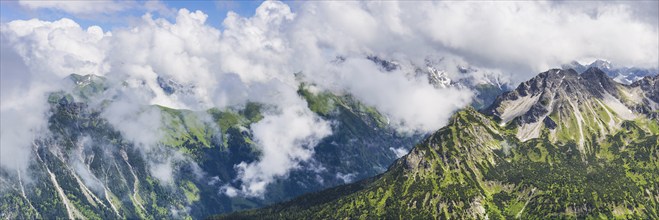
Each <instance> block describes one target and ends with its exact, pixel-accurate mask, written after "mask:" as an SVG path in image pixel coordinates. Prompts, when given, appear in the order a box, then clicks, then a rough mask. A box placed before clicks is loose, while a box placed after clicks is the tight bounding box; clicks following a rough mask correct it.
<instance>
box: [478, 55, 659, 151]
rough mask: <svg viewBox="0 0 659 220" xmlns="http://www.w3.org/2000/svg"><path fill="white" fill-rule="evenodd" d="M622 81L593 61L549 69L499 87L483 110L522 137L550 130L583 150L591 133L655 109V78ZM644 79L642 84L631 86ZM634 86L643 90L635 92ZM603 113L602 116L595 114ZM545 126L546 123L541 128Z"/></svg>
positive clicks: (600, 132) (611, 128) (557, 138)
mask: <svg viewBox="0 0 659 220" xmlns="http://www.w3.org/2000/svg"><path fill="white" fill-rule="evenodd" d="M643 82H647V83H645V84H644V83H638V85H632V86H625V85H623V84H620V83H616V82H615V81H613V80H612V79H611V78H609V77H608V76H607V75H606V73H605V72H604V71H602V70H601V69H599V68H598V67H589V68H588V69H587V70H586V71H584V72H583V73H581V74H578V73H577V72H576V71H575V70H574V69H567V70H566V69H550V70H548V71H546V72H543V73H540V74H538V75H537V76H536V77H534V78H532V79H530V80H529V81H526V82H523V83H521V84H520V85H519V86H518V87H517V88H516V89H515V90H513V91H510V92H507V93H504V94H503V95H501V96H499V97H498V98H497V100H496V101H495V102H494V103H493V104H492V105H491V106H490V107H488V108H487V109H486V110H484V112H485V113H486V114H489V115H492V116H494V118H495V119H496V120H498V121H499V123H500V125H501V126H512V127H515V128H517V137H518V138H519V139H520V140H522V141H526V140H529V139H532V138H538V137H541V136H543V134H542V132H543V131H544V130H549V131H550V133H549V134H548V136H549V139H550V140H551V141H561V142H567V141H574V142H576V143H577V144H578V145H579V146H580V147H581V148H580V150H582V151H585V150H587V149H586V148H587V146H588V145H591V144H590V142H592V141H593V140H591V138H590V136H593V135H592V134H594V135H595V136H600V135H605V134H610V133H612V132H613V131H616V130H618V129H619V127H620V124H621V123H622V122H623V121H625V120H632V119H634V118H636V117H637V116H639V115H646V116H649V117H651V114H649V113H652V112H654V111H656V109H657V107H658V106H659V105H657V104H656V103H657V102H656V101H654V99H656V97H654V96H653V95H652V94H655V93H657V89H656V88H655V87H656V86H654V85H656V83H655V84H652V85H651V83H652V82H653V81H651V80H644V81H643ZM642 84H643V85H645V87H647V88H644V89H643V90H639V89H636V88H638V87H641V85H642ZM639 91H645V93H643V92H639ZM598 118H605V119H606V120H598ZM543 128H548V129H543Z"/></svg>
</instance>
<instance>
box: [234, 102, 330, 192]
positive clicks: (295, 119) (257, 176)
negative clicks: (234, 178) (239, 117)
mask: <svg viewBox="0 0 659 220" xmlns="http://www.w3.org/2000/svg"><path fill="white" fill-rule="evenodd" d="M282 111H283V112H282V113H281V114H276V115H266V117H265V118H264V119H263V120H262V121H259V122H258V123H256V124H254V125H252V131H253V133H254V137H255V138H256V142H257V143H259V146H260V147H261V151H262V154H263V156H262V157H261V158H260V159H259V160H258V161H257V162H254V163H249V164H248V163H244V162H243V163H240V164H238V165H237V166H236V167H237V168H238V172H239V174H238V178H239V179H240V181H242V183H243V184H242V185H241V188H240V191H241V192H242V194H244V195H246V196H262V195H263V193H264V192H265V190H266V186H267V185H268V184H269V183H271V182H272V181H273V180H274V178H276V177H281V176H285V175H287V174H288V172H289V170H290V169H293V168H297V167H298V166H299V163H300V162H301V161H307V160H309V159H311V157H312V155H313V147H314V146H315V145H316V144H317V142H318V140H320V139H321V138H323V137H325V136H327V135H329V134H330V133H331V128H330V126H329V124H328V123H327V122H324V121H322V120H321V119H320V118H319V117H318V116H315V115H314V114H313V113H312V112H311V111H310V110H309V109H307V108H303V107H302V106H301V105H298V106H297V107H293V108H285V109H282Z"/></svg>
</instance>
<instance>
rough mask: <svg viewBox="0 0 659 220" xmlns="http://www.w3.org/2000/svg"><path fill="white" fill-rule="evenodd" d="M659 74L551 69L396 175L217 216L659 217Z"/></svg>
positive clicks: (442, 137) (425, 145) (406, 160)
mask: <svg viewBox="0 0 659 220" xmlns="http://www.w3.org/2000/svg"><path fill="white" fill-rule="evenodd" d="M658 94H659V76H656V75H654V76H646V77H644V78H642V79H641V80H638V81H636V82H633V83H631V84H629V85H627V84H622V83H618V82H615V81H614V80H612V79H611V78H609V77H608V76H607V73H605V72H604V71H602V70H600V69H599V68H597V67H589V68H588V69H586V70H584V71H583V72H581V73H579V72H577V71H576V70H574V69H571V68H568V69H551V70H549V71H546V72H543V73H540V74H539V75H537V76H536V77H534V78H532V79H531V80H529V81H526V82H523V83H522V84H520V85H519V86H518V87H517V88H516V89H514V90H512V91H508V92H506V93H504V94H502V95H500V96H498V97H497V98H496V101H495V102H494V103H493V104H492V105H490V106H489V107H487V108H485V109H482V110H481V111H477V110H476V109H474V108H471V107H468V108H466V109H464V110H461V111H459V112H457V113H455V114H454V115H453V117H452V118H451V119H450V122H449V125H447V126H446V127H444V128H442V129H440V130H438V131H437V132H435V133H433V134H432V135H430V136H429V137H427V138H425V139H424V140H423V141H421V142H420V143H418V144H416V146H415V147H414V148H413V149H412V150H411V152H410V153H409V154H407V155H405V156H404V157H402V158H400V159H398V160H396V162H394V163H393V164H392V165H391V166H390V167H389V168H388V170H387V171H386V172H384V173H383V174H380V175H378V176H375V177H373V178H368V179H364V180H361V181H359V182H355V183H352V184H347V185H343V186H339V187H335V188H331V189H328V190H324V191H321V192H316V193H311V194H307V195H304V196H301V197H298V198H296V199H293V200H291V201H288V202H285V203H280V204H277V205H273V206H269V207H266V208H262V209H256V210H250V211H244V212H238V213H234V214H229V215H222V216H215V217H213V218H214V219H243V218H248V219H357V218H359V219H364V218H382V219H392V218H393V219H397V218H406V219H432V218H435V219H436V218H446V219H453V218H469V219H507V218H522V219H545V218H630V219H655V218H659V211H658V210H659V118H658V117H657V116H658V114H659V104H658V103H659V97H658Z"/></svg>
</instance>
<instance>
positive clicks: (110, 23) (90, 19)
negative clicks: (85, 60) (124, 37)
mask: <svg viewBox="0 0 659 220" xmlns="http://www.w3.org/2000/svg"><path fill="white" fill-rule="evenodd" d="M32 2H34V1H32ZM67 2H73V1H67ZM94 2H101V1H94ZM108 2H112V1H108ZM156 2H158V3H160V4H162V5H164V6H166V7H167V8H168V9H170V10H171V11H173V12H175V10H178V9H181V8H187V9H189V10H190V11H195V10H200V11H203V12H204V13H205V14H207V15H208V19H207V21H206V23H207V24H209V25H211V26H214V27H217V28H221V23H222V21H223V20H224V18H225V17H226V15H227V13H228V12H229V11H233V12H236V13H238V14H240V15H241V16H251V15H253V14H254V11H255V9H256V8H257V7H258V6H259V5H260V4H261V3H262V1H211V0H196V1H194V0H193V1H156ZM114 3H117V4H120V5H124V6H127V7H128V8H126V9H122V10H119V11H117V12H113V13H105V14H94V13H92V14H86V13H71V12H70V11H67V10H62V8H60V7H57V6H53V7H39V8H31V7H28V6H26V5H25V2H21V1H0V21H1V22H2V23H5V22H9V21H12V20H17V19H20V20H28V19H32V18H38V19H40V20H46V21H54V20H59V19H61V18H70V19H73V20H75V21H76V22H77V23H78V24H80V25H81V26H82V27H88V26H92V25H98V26H101V27H102V28H103V29H105V30H112V29H114V28H118V27H125V26H128V25H130V23H131V22H130V21H131V20H133V19H139V17H141V16H142V15H144V14H145V13H147V9H146V8H145V7H144V6H145V5H146V3H147V1H114ZM152 14H154V16H156V17H162V18H166V19H169V20H172V19H173V18H174V16H175V14H169V15H168V14H159V13H158V12H152Z"/></svg>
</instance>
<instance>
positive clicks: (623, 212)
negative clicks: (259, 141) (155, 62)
mask: <svg viewBox="0 0 659 220" xmlns="http://www.w3.org/2000/svg"><path fill="white" fill-rule="evenodd" d="M369 59H370V60H371V61H373V62H374V63H376V64H377V65H380V66H381V68H382V69H383V71H393V70H396V69H397V68H407V69H409V70H411V71H409V73H407V74H414V75H419V74H422V75H427V78H428V83H430V84H432V85H434V86H435V87H437V88H445V87H466V88H470V89H473V90H474V91H476V97H475V99H474V102H473V103H472V107H468V108H467V109H466V110H463V111H460V112H458V113H456V114H455V115H454V116H453V118H452V119H451V121H450V122H449V125H447V126H446V127H445V128H442V129H440V130H439V131H437V132H435V133H432V134H424V133H412V134H410V133H401V132H399V131H397V130H396V129H395V128H394V127H392V126H391V125H389V123H388V119H387V117H386V116H385V115H383V114H381V113H380V112H379V111H378V110H377V109H375V108H374V107H371V106H367V105H364V104H363V103H362V102H360V101H359V100H357V99H356V98H354V97H352V96H351V95H350V94H333V93H330V92H327V91H325V92H322V91H321V92H318V91H315V90H316V89H314V88H313V87H314V85H312V84H307V83H304V82H301V83H300V85H299V89H298V95H299V96H301V97H302V98H303V99H304V100H305V101H306V102H307V104H308V107H309V109H311V110H312V111H313V112H314V113H316V114H317V115H319V116H320V117H321V118H323V119H325V120H328V121H333V122H334V123H332V130H333V131H334V132H333V133H332V135H330V136H329V137H326V138H324V139H322V140H321V142H320V143H318V145H317V146H316V147H315V148H314V154H313V158H312V160H309V161H306V162H303V164H301V166H302V167H307V169H294V170H292V171H291V172H290V173H289V174H288V175H287V176H286V178H281V179H278V180H277V181H275V182H274V183H271V184H269V185H268V186H267V190H266V193H265V195H263V197H260V198H259V197H242V196H229V195H227V194H226V193H222V192H221V191H220V190H218V189H220V188H222V186H223V185H224V186H227V185H228V186H235V187H238V186H239V185H240V184H241V183H240V181H237V180H236V179H237V177H238V175H240V174H239V173H238V172H237V170H236V169H235V167H236V166H237V165H238V164H240V163H243V162H250V161H255V160H257V159H258V158H259V156H260V152H259V148H258V147H257V146H256V143H255V141H254V140H252V138H253V136H252V134H251V129H250V126H252V125H253V124H254V123H257V122H259V121H260V120H261V119H262V118H263V115H262V114H263V111H264V109H266V108H269V106H267V105H264V104H261V103H253V102H250V103H247V104H245V105H243V106H236V107H229V108H224V109H218V108H211V109H208V110H206V111H203V112H195V111H190V110H183V109H173V108H168V107H164V106H158V105H152V106H145V107H144V108H143V109H142V110H141V111H142V112H147V113H148V112H157V113H158V114H156V115H159V117H158V118H155V119H154V120H159V121H160V122H161V123H162V125H163V126H162V128H161V131H162V133H163V134H164V136H163V137H162V139H161V140H159V141H158V145H157V146H155V147H151V148H149V149H148V151H145V149H143V147H144V146H139V145H137V144H136V143H135V142H134V141H132V140H131V139H130V138H128V137H126V136H125V135H123V134H122V133H120V132H119V131H118V130H117V129H116V128H115V127H113V126H112V125H111V123H109V122H108V120H107V119H106V116H105V115H103V114H104V113H103V112H104V109H105V108H108V106H109V103H111V102H113V100H112V97H110V98H109V99H106V98H108V97H107V96H104V95H103V94H105V93H106V92H107V91H108V90H109V89H110V88H109V86H110V83H108V82H107V80H106V79H105V78H104V77H101V76H95V75H78V74H72V75H70V76H69V77H67V78H66V79H65V81H68V82H72V84H73V85H74V89H73V90H72V91H60V92H54V93H52V94H50V95H49V97H48V104H49V106H50V111H49V112H50V113H49V115H48V117H49V121H48V130H49V134H48V135H47V136H42V137H39V138H37V139H35V140H34V142H33V144H32V146H31V148H32V150H33V156H34V157H33V158H34V160H33V161H32V162H31V163H30V167H29V168H28V173H21V172H20V171H9V170H4V169H3V170H0V183H2V185H3V186H7V187H3V188H2V189H1V190H2V193H1V194H0V217H1V218H5V219H32V218H51V217H52V218H91V219H96V218H103V219H106V218H141V219H160V218H203V217H206V216H209V215H213V214H220V213H230V212H235V211H240V210H245V209H252V208H258V207H264V206H268V207H267V208H264V209H256V210H251V211H246V212H238V213H235V214H231V215H227V216H217V218H239V217H240V218H242V217H248V218H311V217H318V218H332V219H333V218H342V217H354V218H357V217H360V216H363V217H374V216H378V217H381V218H385V217H400V216H418V217H421V218H426V217H431V216H434V217H439V216H447V217H464V216H471V217H473V218H482V217H486V216H487V217H489V218H496V217H526V216H528V217H533V216H543V215H546V214H555V215H556V216H562V215H560V213H563V214H564V215H567V216H588V215H590V214H592V213H603V215H610V216H628V217H653V216H654V217H656V212H651V210H653V209H654V210H657V206H656V205H655V204H656V202H657V191H656V189H657V187H658V186H657V185H656V182H659V181H657V180H659V179H657V178H659V177H657V175H656V173H657V170H656V168H657V133H658V129H659V126H658V125H657V118H658V117H657V116H658V114H659V113H657V109H658V108H659V105H658V104H657V103H659V95H657V94H659V92H657V89H658V88H657V86H658V84H657V76H647V77H645V78H642V79H640V78H639V79H636V78H634V79H636V81H634V82H633V83H630V84H621V83H618V82H616V81H614V80H612V79H611V78H610V77H607V74H608V73H607V72H603V71H601V70H600V69H598V68H594V67H593V68H588V69H586V70H583V71H582V72H583V73H578V72H577V71H576V70H575V69H572V68H564V69H552V70H549V71H547V72H544V73H541V74H539V75H538V76H536V77H535V78H533V79H531V80H529V81H527V82H524V83H522V84H521V85H520V86H518V87H517V88H516V89H514V90H510V88H509V86H508V85H507V84H501V83H500V82H499V81H498V80H490V81H485V82H484V83H483V82H481V81H475V80H473V79H471V78H469V77H462V78H461V79H456V80H452V79H450V78H449V77H448V76H447V74H446V73H445V72H443V71H441V70H439V69H438V68H437V67H435V66H434V65H433V64H432V63H431V62H427V63H426V64H425V66H424V65H420V66H406V65H403V64H400V63H397V62H394V61H386V60H384V59H380V58H377V57H369ZM401 66H402V67H401ZM459 69H460V72H461V74H465V75H469V74H472V73H474V72H477V71H480V70H478V69H475V68H470V67H460V68H459ZM608 75H610V74H608ZM157 84H158V85H159V86H160V87H161V88H162V89H163V91H164V92H165V93H167V94H177V95H185V94H188V93H191V92H192V91H193V88H194V85H184V84H180V83H177V82H176V81H174V80H173V79H169V78H162V77H158V78H157ZM509 90H510V91H509ZM419 141H420V142H419ZM410 150H411V151H410ZM145 152H147V153H145ZM408 152H409V153H408ZM403 155H405V156H403ZM401 156H402V158H401ZM399 158H400V159H399ZM162 164H173V166H172V167H171V169H173V172H172V173H173V176H171V177H168V178H170V179H171V180H170V181H163V178H162V177H160V176H156V175H158V172H157V171H158V170H159V169H169V168H170V167H166V166H162ZM609 171H615V172H609ZM545 174H549V175H545ZM607 175H608V176H607ZM569 176H574V177H575V178H566V177H569ZM608 178H616V180H619V182H616V183H615V184H606V183H604V182H593V181H595V180H593V179H597V181H600V180H602V181H603V180H608ZM355 181H357V182H355ZM353 182H354V183H353ZM591 182H593V183H596V184H600V185H601V186H600V185H598V187H594V188H586V187H585V185H586V184H591ZM343 184H347V185H343ZM332 187H335V188H332ZM328 188H330V189H328ZM324 189H327V190H324ZM321 190H324V191H321ZM586 191H587V192H588V194H586V193H584V192H586ZM305 193H310V194H305ZM553 195H556V196H558V195H561V196H563V195H566V196H564V197H560V198H559V197H555V196H553ZM570 195H573V196H570ZM298 196H300V197H298ZM295 197H297V198H295ZM630 198H634V199H631V200H630ZM637 198H638V199H637ZM291 199H292V200H291ZM552 199H553V200H552ZM287 200H290V201H288V202H285V203H280V204H275V203H277V202H281V201H287ZM559 200H560V201H561V202H557V201H559ZM637 200H638V201H637ZM552 201H553V202H552ZM563 201H564V202H563ZM584 201H587V202H584ZM273 204H274V205H273ZM545 205H549V206H545ZM544 207H554V208H552V209H547V210H549V211H546V212H545V211H538V210H545V209H544ZM533 210H535V211H533ZM648 210H650V211H648Z"/></svg>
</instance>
